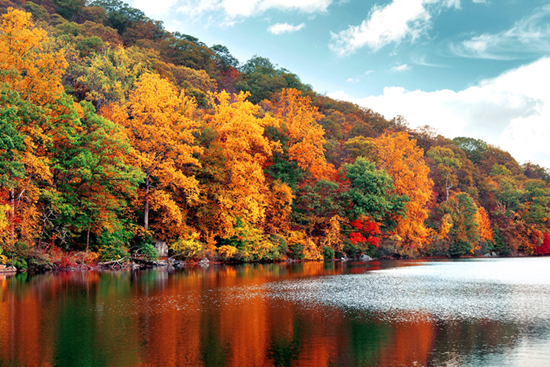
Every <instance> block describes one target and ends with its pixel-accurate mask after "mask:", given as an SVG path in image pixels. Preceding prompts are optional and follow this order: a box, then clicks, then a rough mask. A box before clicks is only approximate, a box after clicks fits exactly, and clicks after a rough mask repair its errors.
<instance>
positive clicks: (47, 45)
mask: <svg viewBox="0 0 550 367" xmlns="http://www.w3.org/2000/svg"><path fill="white" fill-rule="evenodd" d="M31 17H32V15H31V14H30V13H26V12H24V11H21V10H13V9H11V8H10V9H9V11H8V13H7V14H3V15H2V24H1V26H0V71H2V72H1V73H0V82H5V83H8V84H9V85H11V87H12V88H13V90H14V91H16V92H17V93H19V95H21V97H22V98H24V99H27V100H29V101H31V102H33V103H36V104H38V105H46V104H48V103H51V102H53V101H54V100H55V99H56V98H57V97H58V96H59V95H60V94H61V92H62V91H63V86H62V85H61V76H62V75H63V73H64V71H65V69H66V67H67V62H66V61H65V58H64V56H63V50H55V44H54V41H53V40H52V39H50V38H49V37H48V35H47V33H46V31H45V30H44V29H39V28H36V27H35V26H34V24H33V22H32V20H31Z"/></svg>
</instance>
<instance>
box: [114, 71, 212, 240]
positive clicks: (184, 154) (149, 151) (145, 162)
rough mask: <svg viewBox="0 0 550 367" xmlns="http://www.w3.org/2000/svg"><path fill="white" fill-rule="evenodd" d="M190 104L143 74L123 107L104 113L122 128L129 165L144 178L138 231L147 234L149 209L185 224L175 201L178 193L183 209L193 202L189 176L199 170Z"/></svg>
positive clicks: (157, 79) (193, 187) (172, 89)
mask: <svg viewBox="0 0 550 367" xmlns="http://www.w3.org/2000/svg"><path fill="white" fill-rule="evenodd" d="M194 109H195V103H194V102H193V101H192V100H191V99H189V98H188V97H186V96H185V95H184V94H183V93H178V91H177V90H176V88H175V87H174V86H173V85H171V84H170V83H169V82H168V81H167V80H165V79H162V78H160V77H159V76H158V75H155V74H143V75H142V76H141V77H140V78H139V80H138V82H137V83H136V87H135V89H134V90H132V91H131V92H130V96H129V99H128V101H127V102H126V103H125V104H124V105H122V106H121V105H117V104H114V105H111V106H109V107H108V108H106V109H105V110H104V111H103V113H104V115H105V116H106V117H107V118H110V119H112V120H113V121H115V122H117V123H119V124H120V125H122V126H123V127H124V128H125V129H126V132H127V134H128V137H129V139H130V143H131V145H132V147H133V148H134V151H133V152H132V153H131V154H130V156H129V161H130V163H131V164H132V165H133V166H134V167H137V168H139V169H141V171H142V172H144V174H145V183H144V186H143V188H142V190H141V200H142V205H143V226H144V228H145V229H149V213H150V210H151V208H153V209H160V208H162V210H163V211H164V212H165V213H166V214H167V215H170V216H171V217H172V218H173V219H174V221H175V222H176V223H177V224H178V225H181V224H182V223H183V222H184V220H185V218H184V217H183V213H182V211H181V209H180V208H179V207H178V205H176V203H175V201H174V197H173V195H174V192H176V191H180V192H181V193H182V195H184V197H185V201H186V202H187V203H190V202H192V201H193V200H195V199H196V198H198V181H197V180H196V179H195V178H194V176H193V175H191V174H190V173H189V169H190V168H191V167H193V166H200V163H199V161H198V159H197V158H196V157H195V154H198V153H200V152H201V149H200V148H199V147H198V146H197V145H195V137H194V135H193V134H194V133H195V132H196V131H197V128H198V126H199V124H198V122H196V121H194V120H193V119H192V116H193V111H194Z"/></svg>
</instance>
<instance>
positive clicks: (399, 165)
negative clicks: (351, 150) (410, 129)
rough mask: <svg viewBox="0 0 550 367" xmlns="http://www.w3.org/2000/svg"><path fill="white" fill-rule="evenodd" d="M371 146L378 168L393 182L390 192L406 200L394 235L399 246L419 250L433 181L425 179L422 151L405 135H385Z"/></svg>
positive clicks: (424, 231) (427, 169) (425, 229)
mask: <svg viewBox="0 0 550 367" xmlns="http://www.w3.org/2000/svg"><path fill="white" fill-rule="evenodd" d="M375 143H376V150H377V158H378V166H379V167H380V168H383V169H384V170H386V172H387V173H388V174H389V175H390V176H391V178H392V179H393V183H394V186H395V189H394V192H395V193H396V194H398V195H400V196H402V195H406V196H408V197H409V199H410V201H409V202H408V203H407V212H406V217H404V218H400V219H399V220H398V223H397V226H396V229H395V233H396V234H397V235H398V236H399V237H400V238H401V240H402V241H403V244H405V245H406V246H409V247H412V249H419V248H421V247H422V245H423V240H424V239H425V238H426V237H427V235H428V231H427V228H426V226H425V224H424V222H425V220H426V219H427V218H428V214H429V209H430V206H431V195H432V189H433V182H432V180H430V179H429V177H428V174H429V171H430V169H429V168H428V166H427V165H426V163H425V162H424V158H423V155H424V152H423V150H422V149H421V148H419V147H417V146H416V141H415V140H411V139H410V138H409V135H408V134H407V133H405V132H399V133H396V134H389V133H385V134H383V135H381V136H380V137H378V138H377V139H376V140H375Z"/></svg>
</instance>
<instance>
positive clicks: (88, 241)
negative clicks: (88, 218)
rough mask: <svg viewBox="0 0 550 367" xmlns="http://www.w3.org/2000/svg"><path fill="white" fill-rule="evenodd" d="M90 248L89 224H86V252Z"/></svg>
mask: <svg viewBox="0 0 550 367" xmlns="http://www.w3.org/2000/svg"><path fill="white" fill-rule="evenodd" d="M89 248H90V225H89V224H88V233H87V234H86V252H88V249H89Z"/></svg>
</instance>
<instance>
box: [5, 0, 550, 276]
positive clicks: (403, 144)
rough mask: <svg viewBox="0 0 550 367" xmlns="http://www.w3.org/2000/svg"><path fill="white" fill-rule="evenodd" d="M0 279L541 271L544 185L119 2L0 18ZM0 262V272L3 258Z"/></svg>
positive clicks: (18, 10)
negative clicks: (98, 272) (203, 263)
mask: <svg viewBox="0 0 550 367" xmlns="http://www.w3.org/2000/svg"><path fill="white" fill-rule="evenodd" d="M0 12H1V13H2V18H1V25H0V156H1V157H0V243H1V247H0V251H1V252H0V261H2V262H4V263H12V264H15V265H18V266H20V267H25V266H27V265H35V266H39V265H43V264H51V262H54V263H55V264H54V265H56V266H57V267H63V266H65V265H67V264H70V263H74V262H78V261H80V262H93V261H95V260H97V258H98V257H101V258H102V259H105V260H110V259H116V258H123V257H125V256H127V254H128V252H129V251H130V252H137V253H141V254H146V255H147V256H149V257H154V256H155V251H154V248H153V246H152V244H153V242H154V241H155V240H160V241H165V242H166V243H167V244H168V245H169V247H170V249H171V251H172V253H173V254H176V255H179V256H181V257H182V258H185V259H192V258H202V257H204V256H208V257H210V258H212V259H219V260H242V261H257V260H278V259H285V258H294V259H321V258H333V257H335V256H336V257H339V256H344V255H347V256H358V255H360V254H362V253H365V254H368V255H371V256H376V257H417V256H462V255H468V254H485V253H488V252H496V253H498V254H500V255H517V254H525V255H533V254H548V253H550V234H549V233H550V231H549V225H548V218H549V217H550V187H549V183H550V172H549V171H548V170H547V169H546V168H543V167H540V166H538V165H535V164H532V163H529V162H527V163H525V164H523V165H520V164H519V163H518V162H516V160H514V158H513V157H512V156H511V155H510V154H509V153H507V152H505V151H503V150H501V149H499V148H498V147H495V146H491V145H489V144H487V143H485V142H483V141H481V140H476V139H474V138H467V137H461V138H456V139H453V140H450V139H447V138H445V137H443V136H441V135H438V134H437V133H436V132H435V131H434V130H433V129H431V128H430V127H427V126H426V127H424V128H420V129H411V128H409V127H408V126H407V123H406V121H405V120H404V119H403V118H400V117H399V118H396V119H392V120H387V119H385V118H384V117H383V116H381V115H379V114H377V113H376V112H374V111H372V110H369V109H365V108H362V107H359V106H357V105H354V104H351V103H348V102H342V101H336V100H333V99H330V98H328V97H326V96H323V95H319V94H318V93H316V92H314V91H313V90H312V88H311V87H310V86H308V85H305V84H304V83H302V81H301V80H300V78H299V77H298V76H297V75H295V74H293V73H292V72H290V71H288V70H286V69H283V68H279V67H277V66H276V65H274V64H273V63H271V62H270V60H268V59H266V58H262V57H260V56H255V57H253V58H252V59H250V60H248V61H247V62H245V63H243V64H241V63H239V61H238V60H237V59H235V58H234V57H233V56H232V55H231V53H230V52H229V50H228V49H227V48H226V47H224V46H222V45H214V46H212V47H208V46H207V45H205V44H204V43H202V42H200V40H198V39H197V38H195V37H193V36H190V35H185V34H180V33H178V32H175V33H171V32H167V31H166V30H165V29H164V28H163V25H162V22H159V21H155V20H152V19H149V18H147V17H146V16H145V14H144V13H143V12H141V11H140V10H138V9H134V8H132V7H130V6H128V5H127V4H124V3H122V2H120V1H118V0H96V1H93V2H91V3H89V4H86V3H85V1H83V0H45V1H40V0H37V1H35V2H31V1H23V0H18V1H16V0H12V1H10V0H0ZM2 252H3V254H2Z"/></svg>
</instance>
